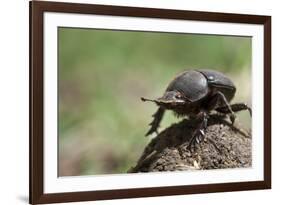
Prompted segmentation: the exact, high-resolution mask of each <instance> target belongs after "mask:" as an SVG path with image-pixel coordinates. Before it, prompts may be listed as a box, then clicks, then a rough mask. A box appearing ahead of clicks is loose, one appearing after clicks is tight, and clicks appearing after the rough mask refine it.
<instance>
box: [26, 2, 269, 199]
mask: <svg viewBox="0 0 281 205" xmlns="http://www.w3.org/2000/svg"><path fill="white" fill-rule="evenodd" d="M270 188H271V17H270V16H258V15H246V14H227V13H212V12H197V11H183V10H165V9H155V8H134V7H119V6H104V5H91V4H75V3H58V2H46V1H44V2H41V1H31V2H30V203H31V204H38V203H56V202H74V201H86V200H103V199H120V198H133V197H150V196H164V195H180V194H193V193H210V192H224V191H239V190H253V189H270Z"/></svg>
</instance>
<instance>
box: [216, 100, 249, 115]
mask: <svg viewBox="0 0 281 205" xmlns="http://www.w3.org/2000/svg"><path fill="white" fill-rule="evenodd" d="M230 107H231V109H232V111H233V112H239V111H242V110H248V111H249V113H250V116H251V117H252V109H251V108H250V107H249V106H248V105H247V104H246V103H235V104H232V105H230ZM216 111H218V112H221V113H224V114H228V113H229V110H228V109H227V107H226V106H224V107H218V108H216Z"/></svg>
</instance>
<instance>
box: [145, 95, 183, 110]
mask: <svg viewBox="0 0 281 205" xmlns="http://www.w3.org/2000/svg"><path fill="white" fill-rule="evenodd" d="M141 99H142V101H152V102H155V103H156V104H157V105H159V106H163V107H165V108H168V109H171V108H173V107H176V106H179V105H184V104H185V103H186V102H187V101H186V100H185V98H184V96H183V95H182V94H181V93H180V92H178V91H166V92H165V93H164V95H163V96H162V97H160V98H157V99H156V100H150V99H146V98H141Z"/></svg>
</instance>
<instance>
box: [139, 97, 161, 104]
mask: <svg viewBox="0 0 281 205" xmlns="http://www.w3.org/2000/svg"><path fill="white" fill-rule="evenodd" d="M141 100H142V101H143V102H146V101H150V102H155V103H157V101H156V100H151V99H147V98H143V97H141Z"/></svg>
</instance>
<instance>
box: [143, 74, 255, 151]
mask: <svg viewBox="0 0 281 205" xmlns="http://www.w3.org/2000/svg"><path fill="white" fill-rule="evenodd" d="M235 92H236V87H235V85H234V83H233V82H232V81H231V80H230V79H229V78H228V77H227V76H225V75H224V74H222V73H220V72H218V71H214V70H187V71H184V72H182V73H181V74H179V75H178V76H176V77H175V78H174V80H173V81H172V82H171V83H170V84H169V85H168V87H167V89H166V91H165V93H164V95H163V96H162V97H160V98H157V99H155V100H151V99H147V98H141V99H142V101H152V102H155V103H156V104H157V105H158V106H159V108H158V110H157V111H156V112H155V113H154V114H153V115H152V116H153V118H154V119H153V121H152V122H151V123H150V124H149V125H150V126H151V127H150V129H149V130H148V132H147V133H146V136H147V135H150V134H152V133H153V132H156V133H157V128H158V127H159V124H160V122H161V120H162V118H163V115H164V113H165V110H172V111H174V113H175V114H176V115H177V116H188V117H191V118H195V119H197V120H198V122H199V123H198V126H197V128H196V130H195V131H194V133H193V135H192V136H191V140H190V143H189V145H193V146H194V145H195V144H196V143H199V142H200V141H202V139H203V138H204V135H205V130H206V128H207V122H208V116H209V114H210V112H211V111H213V110H215V111H217V112H218V113H220V114H223V115H229V117H230V120H231V122H232V124H233V123H234V121H235V114H234V113H235V112H238V111H241V110H248V111H249V112H250V115H252V110H251V108H250V107H248V106H247V105H246V104H245V103H236V104H230V101H231V100H232V99H233V97H234V95H235Z"/></svg>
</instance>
